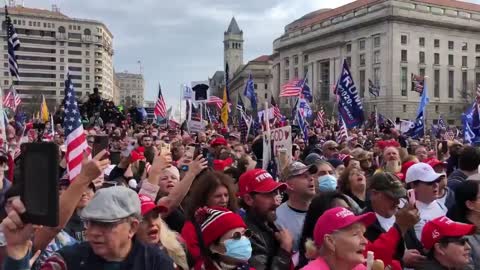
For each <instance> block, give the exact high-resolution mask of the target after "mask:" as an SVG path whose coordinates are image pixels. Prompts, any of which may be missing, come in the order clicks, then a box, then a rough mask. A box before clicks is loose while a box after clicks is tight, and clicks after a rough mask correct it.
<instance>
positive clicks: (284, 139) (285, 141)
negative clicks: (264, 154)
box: [270, 126, 292, 163]
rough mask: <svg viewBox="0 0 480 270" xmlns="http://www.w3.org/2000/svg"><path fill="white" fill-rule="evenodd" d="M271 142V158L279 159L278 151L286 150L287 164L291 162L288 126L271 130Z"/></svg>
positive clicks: (289, 129)
mask: <svg viewBox="0 0 480 270" xmlns="http://www.w3.org/2000/svg"><path fill="white" fill-rule="evenodd" d="M270 134H271V135H270V138H271V140H272V141H273V150H274V152H273V156H274V157H275V158H279V154H280V151H282V149H284V150H286V155H287V162H288V163H290V162H291V161H292V128H291V127H290V126H286V127H281V128H276V129H273V130H272V131H271V133H270Z"/></svg>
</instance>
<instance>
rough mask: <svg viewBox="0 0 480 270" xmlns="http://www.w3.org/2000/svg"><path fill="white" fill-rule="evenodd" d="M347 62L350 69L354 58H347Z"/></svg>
mask: <svg viewBox="0 0 480 270" xmlns="http://www.w3.org/2000/svg"><path fill="white" fill-rule="evenodd" d="M346 60H347V64H348V67H351V66H352V57H351V56H347V58H346Z"/></svg>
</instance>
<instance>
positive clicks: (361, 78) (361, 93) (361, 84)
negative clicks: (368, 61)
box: [360, 70, 365, 98]
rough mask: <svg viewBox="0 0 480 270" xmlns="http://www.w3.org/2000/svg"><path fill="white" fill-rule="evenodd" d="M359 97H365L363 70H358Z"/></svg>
mask: <svg viewBox="0 0 480 270" xmlns="http://www.w3.org/2000/svg"><path fill="white" fill-rule="evenodd" d="M360 97H362V98H363V97H365V70H360Z"/></svg>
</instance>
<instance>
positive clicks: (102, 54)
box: [0, 6, 115, 108]
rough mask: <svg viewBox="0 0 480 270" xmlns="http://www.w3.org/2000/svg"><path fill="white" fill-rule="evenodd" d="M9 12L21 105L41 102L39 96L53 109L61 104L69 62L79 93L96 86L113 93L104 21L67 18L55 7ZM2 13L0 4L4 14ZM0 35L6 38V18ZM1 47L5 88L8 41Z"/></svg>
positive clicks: (109, 39)
mask: <svg viewBox="0 0 480 270" xmlns="http://www.w3.org/2000/svg"><path fill="white" fill-rule="evenodd" d="M8 12H9V15H10V17H11V19H12V23H13V25H14V27H15V28H16V31H17V34H18V37H19V39H20V42H21V46H20V50H19V51H17V52H16V54H17V58H18V65H19V72H20V78H21V80H20V81H19V82H18V85H17V86H16V89H17V91H18V93H19V94H20V97H21V98H22V103H23V104H24V105H28V104H32V106H35V104H40V102H41V95H44V96H45V98H46V100H47V104H48V105H49V107H51V108H53V107H54V106H55V105H58V104H60V103H61V102H62V100H63V98H64V87H65V85H64V81H65V78H66V77H65V75H66V73H67V67H68V69H69V70H70V75H71V78H72V81H73V85H74V87H75V90H76V95H77V96H78V97H79V98H82V99H85V98H86V96H87V95H88V94H89V93H92V92H93V88H94V87H97V88H98V89H99V92H100V93H101V95H102V97H103V98H106V99H109V100H112V99H113V98H114V97H115V95H114V93H113V91H114V89H115V87H114V77H113V73H114V71H113V61H112V58H113V47H112V42H113V35H112V33H111V32H110V30H109V29H108V28H107V26H106V25H105V24H104V23H102V22H99V21H94V20H88V19H76V18H71V17H68V16H67V15H65V14H63V13H61V12H60V10H59V9H58V8H57V7H56V6H52V10H45V9H36V8H28V7H23V6H11V7H9V8H8ZM4 13H5V11H4V10H3V9H2V10H1V11H0V16H2V18H5V14H4ZM1 35H2V36H3V38H4V40H6V36H7V35H6V27H5V21H4V20H3V21H2V32H1ZM0 50H1V54H2V55H3V60H2V62H3V63H2V64H0V69H1V70H0V72H1V73H0V74H1V75H3V76H2V79H1V81H0V85H1V87H2V88H3V89H7V88H8V87H9V86H10V84H11V83H12V80H11V78H10V76H9V72H8V56H7V43H6V42H5V43H4V45H3V46H0Z"/></svg>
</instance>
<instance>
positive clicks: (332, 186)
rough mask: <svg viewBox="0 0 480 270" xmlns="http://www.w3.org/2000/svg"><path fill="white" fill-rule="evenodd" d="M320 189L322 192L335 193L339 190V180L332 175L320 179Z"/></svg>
mask: <svg viewBox="0 0 480 270" xmlns="http://www.w3.org/2000/svg"><path fill="white" fill-rule="evenodd" d="M318 189H319V190H320V191H335V190H336V189H337V178H336V177H335V176H333V175H331V174H327V175H323V176H320V177H319V178H318Z"/></svg>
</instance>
